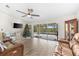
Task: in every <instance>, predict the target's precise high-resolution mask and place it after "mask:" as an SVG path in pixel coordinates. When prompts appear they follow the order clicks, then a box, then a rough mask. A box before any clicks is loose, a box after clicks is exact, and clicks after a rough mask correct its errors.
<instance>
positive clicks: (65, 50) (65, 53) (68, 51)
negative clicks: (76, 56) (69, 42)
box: [62, 46, 73, 56]
mask: <svg viewBox="0 0 79 59" xmlns="http://www.w3.org/2000/svg"><path fill="white" fill-rule="evenodd" d="M62 55H63V56H73V53H72V50H71V49H70V48H67V47H64V46H63V47H62Z"/></svg>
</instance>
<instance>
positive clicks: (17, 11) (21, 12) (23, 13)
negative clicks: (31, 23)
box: [16, 10, 26, 14]
mask: <svg viewBox="0 0 79 59" xmlns="http://www.w3.org/2000/svg"><path fill="white" fill-rule="evenodd" d="M16 11H17V12H20V13H23V14H26V13H25V12H22V11H19V10H16Z"/></svg>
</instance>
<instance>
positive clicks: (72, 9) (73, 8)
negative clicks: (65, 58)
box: [0, 3, 79, 22]
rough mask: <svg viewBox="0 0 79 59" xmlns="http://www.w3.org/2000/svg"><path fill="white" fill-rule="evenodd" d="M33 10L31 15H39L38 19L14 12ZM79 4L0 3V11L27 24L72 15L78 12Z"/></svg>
mask: <svg viewBox="0 0 79 59" xmlns="http://www.w3.org/2000/svg"><path fill="white" fill-rule="evenodd" d="M5 5H9V6H10V8H6V7H5ZM28 8H32V9H34V12H33V14H39V15H40V17H33V19H30V18H28V17H21V16H23V15H24V14H22V13H19V12H16V10H20V11H23V12H26V13H27V9H28ZM78 9H79V4H68V3H65V4H61V3H7V4H6V3H4V4H3V3H0V10H2V11H5V13H7V14H8V15H11V16H13V17H15V18H17V19H22V20H26V21H29V22H33V21H38V20H49V19H51V18H60V17H63V16H67V15H72V14H75V13H77V12H78Z"/></svg>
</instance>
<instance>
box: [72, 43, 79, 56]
mask: <svg viewBox="0 0 79 59" xmlns="http://www.w3.org/2000/svg"><path fill="white" fill-rule="evenodd" d="M72 51H73V54H74V55H75V56H79V44H78V43H77V44H75V45H73V48H72Z"/></svg>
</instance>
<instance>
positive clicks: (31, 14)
mask: <svg viewBox="0 0 79 59" xmlns="http://www.w3.org/2000/svg"><path fill="white" fill-rule="evenodd" d="M31 16H37V17H39V16H40V15H36V14H31Z"/></svg>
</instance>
